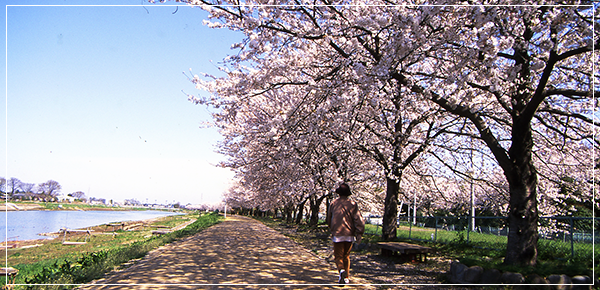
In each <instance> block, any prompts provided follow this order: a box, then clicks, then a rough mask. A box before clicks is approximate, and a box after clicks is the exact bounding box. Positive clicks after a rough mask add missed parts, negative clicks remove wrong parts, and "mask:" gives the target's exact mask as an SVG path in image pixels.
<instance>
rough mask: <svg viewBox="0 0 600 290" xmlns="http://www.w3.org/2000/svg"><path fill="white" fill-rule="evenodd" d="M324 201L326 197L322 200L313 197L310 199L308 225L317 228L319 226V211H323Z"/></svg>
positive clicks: (321, 198)
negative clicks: (322, 204)
mask: <svg viewBox="0 0 600 290" xmlns="http://www.w3.org/2000/svg"><path fill="white" fill-rule="evenodd" d="M323 199H325V196H322V197H320V198H316V197H311V199H310V221H309V222H308V225H309V226H311V227H316V226H317V224H319V210H320V209H321V203H323Z"/></svg>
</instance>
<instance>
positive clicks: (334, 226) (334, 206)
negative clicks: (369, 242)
mask: <svg viewBox="0 0 600 290" xmlns="http://www.w3.org/2000/svg"><path fill="white" fill-rule="evenodd" d="M335 192H336V193H337V194H338V195H339V197H338V198H337V199H335V200H334V201H333V202H332V203H331V205H330V206H329V211H328V212H327V225H328V226H329V230H330V231H331V235H332V240H333V255H334V260H335V265H336V267H337V270H338V272H339V273H340V276H339V281H338V283H340V284H348V283H350V279H349V277H350V250H352V242H354V241H356V242H357V243H360V240H361V238H362V235H363V233H364V232H365V222H364V221H363V219H362V216H361V214H360V211H359V210H358V205H357V204H356V202H355V201H353V200H352V199H350V195H352V192H351V191H350V187H349V186H348V184H346V183H342V184H340V186H339V187H338V188H337V189H336V190H335Z"/></svg>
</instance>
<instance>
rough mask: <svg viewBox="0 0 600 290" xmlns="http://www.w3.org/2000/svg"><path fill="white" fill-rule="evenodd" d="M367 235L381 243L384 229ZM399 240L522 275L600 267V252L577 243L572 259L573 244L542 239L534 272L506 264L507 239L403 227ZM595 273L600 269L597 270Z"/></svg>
mask: <svg viewBox="0 0 600 290" xmlns="http://www.w3.org/2000/svg"><path fill="white" fill-rule="evenodd" d="M365 233H366V236H365V238H364V240H365V242H379V241H380V240H381V238H380V237H381V226H376V225H369V224H368V225H366V226H365ZM432 234H433V237H434V239H433V240H432V238H431V237H432V236H431V235H432ZM467 234H468V237H467ZM397 240H398V241H410V242H411V243H418V244H424V245H427V246H430V247H434V248H435V249H436V250H437V251H438V252H440V253H444V254H445V255H448V256H450V257H453V258H456V259H457V260H460V261H461V262H462V263H464V264H465V265H467V266H473V265H479V266H481V267H484V268H496V269H499V270H501V271H512V272H519V273H522V274H523V275H528V274H534V273H535V274H538V275H541V276H548V275H550V274H567V275H570V276H575V275H589V273H590V272H591V270H592V267H593V265H599V264H600V249H596V250H595V252H594V251H593V250H592V249H593V248H592V245H591V244H585V243H578V242H575V243H573V247H574V249H573V253H574V255H571V243H570V242H562V241H555V240H544V239H540V240H539V241H538V265H537V266H536V267H535V268H521V267H514V266H506V265H504V264H503V261H504V256H505V254H506V243H507V237H505V236H497V235H492V234H482V233H477V232H469V233H467V231H447V230H441V229H438V230H437V231H436V230H435V229H434V228H426V227H418V226H412V227H409V226H405V225H401V226H399V227H398V231H397ZM594 260H595V263H593V262H594ZM596 270H600V268H598V266H597V268H596Z"/></svg>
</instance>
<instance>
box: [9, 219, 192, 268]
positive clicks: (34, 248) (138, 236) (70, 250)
mask: <svg viewBox="0 0 600 290" xmlns="http://www.w3.org/2000/svg"><path fill="white" fill-rule="evenodd" d="M196 218H197V215H196V214H187V215H171V216H163V217H153V218H150V219H145V220H138V221H123V222H117V223H108V224H101V225H96V226H92V227H87V228H80V229H76V230H80V231H70V232H67V234H66V235H65V232H64V231H58V232H51V233H46V234H45V236H47V237H48V238H46V239H28V240H9V241H6V242H2V243H0V255H1V256H6V257H7V263H8V265H9V266H16V265H23V264H31V263H37V262H40V261H44V260H55V259H64V258H72V257H74V256H77V255H78V254H79V253H82V252H90V251H101V250H106V249H111V248H114V247H118V246H122V245H127V244H131V243H134V242H137V241H141V240H146V239H149V238H151V237H152V236H153V235H157V234H153V231H157V230H160V231H162V232H173V231H176V230H179V229H181V228H184V227H186V226H187V225H189V224H190V223H192V222H194V221H195V220H196ZM65 242H66V243H65ZM69 242H72V243H70V244H69Z"/></svg>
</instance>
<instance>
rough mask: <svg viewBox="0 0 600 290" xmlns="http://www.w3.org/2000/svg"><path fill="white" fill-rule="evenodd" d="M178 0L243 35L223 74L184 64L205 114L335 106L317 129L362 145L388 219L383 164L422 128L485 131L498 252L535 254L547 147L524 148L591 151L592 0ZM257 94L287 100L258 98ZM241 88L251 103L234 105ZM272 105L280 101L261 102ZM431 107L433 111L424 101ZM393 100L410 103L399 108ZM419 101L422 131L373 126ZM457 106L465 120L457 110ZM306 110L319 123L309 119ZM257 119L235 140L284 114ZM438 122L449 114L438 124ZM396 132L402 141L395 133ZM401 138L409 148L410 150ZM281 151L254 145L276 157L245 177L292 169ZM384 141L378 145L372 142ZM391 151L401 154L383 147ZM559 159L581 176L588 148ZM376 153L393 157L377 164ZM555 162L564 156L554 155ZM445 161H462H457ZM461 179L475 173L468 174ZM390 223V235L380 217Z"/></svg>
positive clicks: (394, 165)
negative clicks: (501, 202)
mask: <svg viewBox="0 0 600 290" xmlns="http://www.w3.org/2000/svg"><path fill="white" fill-rule="evenodd" d="M184 2H188V3H190V4H194V5H201V7H202V8H204V9H206V10H207V11H209V12H210V15H211V18H212V19H213V21H212V22H210V23H209V25H211V26H212V27H227V28H229V29H233V30H240V31H242V32H243V33H245V35H246V38H245V39H244V41H243V42H242V43H239V44H236V45H235V48H237V49H239V53H238V54H236V55H232V56H230V57H229V58H227V59H226V60H225V65H224V66H223V71H224V72H225V73H226V74H227V77H224V78H217V77H211V76H206V75H205V77H208V78H212V80H209V81H205V80H203V79H202V78H201V77H197V76H194V77H193V81H194V82H195V83H197V84H198V87H199V88H201V89H204V90H207V91H210V92H212V93H213V95H212V96H211V98H209V99H203V98H199V99H198V98H193V97H192V99H194V100H195V101H196V102H198V103H204V104H209V105H211V106H213V107H214V108H218V109H219V111H218V113H216V114H215V123H217V124H220V125H219V126H221V127H222V128H224V129H227V130H228V126H234V127H235V126H239V127H240V128H239V129H241V128H242V127H243V126H253V124H257V123H256V122H240V123H239V124H232V120H235V121H236V122H239V120H240V119H239V118H238V117H237V115H238V114H240V113H241V112H243V113H245V114H247V116H246V117H244V118H246V120H250V119H252V118H253V117H260V118H262V119H265V120H273V121H275V120H278V118H285V117H288V118H289V117H290V116H292V115H293V114H290V113H291V112H294V110H296V109H297V108H301V107H303V106H307V107H310V108H311V109H312V110H313V111H315V112H316V111H319V110H321V111H322V112H330V111H335V112H336V115H337V116H346V117H347V118H337V119H335V120H336V123H335V124H333V125H334V126H333V128H330V129H329V130H328V132H330V133H331V134H330V136H329V137H331V138H332V140H336V141H340V140H343V141H346V145H348V144H350V145H353V146H354V148H356V149H359V150H358V151H362V152H363V153H365V154H366V155H367V156H368V155H371V156H373V158H374V159H375V160H377V162H378V165H375V167H379V168H380V169H382V168H383V170H384V171H385V175H386V178H390V177H392V178H391V179H392V180H393V182H391V183H390V182H388V184H387V187H388V192H396V196H393V194H392V195H390V196H389V200H386V205H388V203H389V204H390V205H391V207H390V210H392V211H390V212H389V213H388V214H389V219H388V221H390V220H393V219H395V217H392V215H394V214H395V213H394V212H393V207H394V205H393V203H394V201H395V199H397V196H398V195H397V192H398V190H397V189H399V186H398V184H399V182H400V180H399V179H397V177H399V176H400V175H398V174H395V173H401V172H402V170H404V169H406V167H407V166H408V165H409V164H410V162H408V163H407V162H406V161H409V160H414V158H416V156H414V157H412V159H411V157H410V156H413V155H412V153H414V152H419V150H421V151H425V150H426V148H427V147H426V146H424V145H429V142H435V140H434V139H432V138H429V137H432V136H433V135H430V133H432V132H434V135H438V134H437V133H439V134H442V133H444V134H446V133H448V134H450V133H452V134H455V135H459V136H463V137H466V138H470V139H472V140H476V141H477V142H473V143H472V144H477V145H484V147H485V148H486V151H487V153H488V154H489V155H488V156H490V157H491V158H492V160H493V161H494V162H495V163H496V164H497V166H498V168H499V169H500V170H501V172H502V174H503V175H504V178H505V181H506V184H507V189H508V195H509V198H508V202H509V204H508V214H509V224H510V231H509V238H508V245H507V254H506V259H505V262H506V263H507V264H521V265H535V263H536V257H537V238H538V234H537V223H538V215H539V209H538V199H539V196H538V188H539V186H540V181H539V180H540V179H539V174H538V172H541V171H539V170H538V168H541V167H542V165H541V164H543V162H544V161H546V160H547V159H544V158H543V157H546V158H548V156H551V155H542V154H541V153H540V155H536V154H534V152H542V151H544V150H545V151H547V152H548V153H544V154H553V153H554V152H569V151H574V150H576V149H581V148H585V149H586V150H582V151H584V152H591V151H592V150H594V149H596V148H597V147H598V144H599V142H598V140H597V139H594V138H593V134H592V132H593V130H594V127H595V126H596V125H595V124H597V122H594V121H593V118H594V115H593V110H594V107H593V106H594V105H595V104H591V105H590V101H591V97H592V94H593V93H594V92H595V91H597V89H598V88H597V87H594V86H593V83H592V78H593V77H594V76H595V75H594V74H595V72H593V71H592V65H591V64H592V63H594V61H596V62H597V60H598V59H597V57H596V56H595V55H594V54H593V48H594V45H595V44H598V36H597V35H594V34H593V29H592V28H593V26H594V25H598V22H597V20H594V18H593V13H594V7H593V6H591V5H572V6H543V5H529V6H504V5H503V6H493V5H487V6H482V5H473V6H453V5H447V6H443V5H436V6H426V5H422V6H418V4H425V3H417V2H412V3H409V5H400V6H395V5H389V4H390V2H389V1H388V2H385V3H383V2H382V3H379V2H377V1H373V2H370V3H368V4H378V5H365V4H366V3H364V2H360V3H356V4H353V3H351V2H344V3H343V4H338V3H333V2H327V1H324V2H322V3H319V4H318V5H315V3H312V2H311V3H298V2H290V3H287V2H284V3H277V4H280V5H264V4H268V3H262V2H254V1H246V2H245V3H244V4H241V3H238V2H236V3H227V4H229V5H230V6H228V5H225V2H221V1H219V2H218V3H212V2H210V1H184ZM216 4H218V5H216ZM281 4H283V5H281ZM391 4H393V3H391ZM397 4H404V3H397ZM427 4H429V3H427ZM436 4H445V3H444V2H439V3H436ZM491 4H503V3H496V2H495V3H491ZM511 4H514V3H511ZM576 4H577V3H576ZM413 5H414V6H413ZM594 21H596V22H594ZM286 96H288V97H287V98H286ZM267 99H274V100H276V101H277V102H279V103H281V104H286V103H289V102H294V103H295V104H292V105H289V104H288V106H272V105H271V103H269V105H268V106H265V104H266V103H265V100H267ZM366 99H369V102H370V104H369V103H368V102H365V100H366ZM396 100H397V102H396V103H395V101H396ZM248 102H255V103H254V104H253V105H250V106H246V105H245V104H246V103H248ZM261 104H262V105H261ZM338 104H348V105H347V106H338ZM361 104H369V105H371V108H378V109H383V110H378V113H379V114H380V116H381V115H384V116H385V114H389V115H390V116H391V118H389V119H388V118H381V117H378V116H377V115H376V114H375V113H374V111H375V110H372V111H371V112H369V113H367V114H365V115H362V113H365V112H368V111H367V110H363V109H364V108H367V106H363V105H361ZM390 105H391V107H390ZM394 106H396V107H395V108H394ZM282 107H283V108H288V110H287V111H286V110H283V111H279V112H276V111H268V110H271V109H273V108H278V109H281V108H282ZM385 108H394V109H393V110H390V109H385ZM257 109H258V110H257ZM252 110H257V111H252ZM336 110H337V111H336ZM438 110H441V112H438V113H433V112H436V111H438ZM265 111H268V112H265ZM313 111H311V110H309V112H311V114H308V115H306V116H317V115H318V114H315V113H314V112H313ZM404 111H407V112H410V113H411V114H412V116H410V117H408V118H406V117H404V116H398V114H399V112H404ZM359 112H360V113H359ZM428 112H431V113H432V115H431V118H432V119H427V118H425V119H422V122H417V123H418V124H419V125H418V126H417V125H415V126H414V127H415V128H416V129H417V131H419V132H420V133H416V134H415V135H412V134H409V135H405V134H401V132H406V130H407V128H408V127H402V128H401V130H398V129H396V128H394V129H396V130H391V131H384V130H382V129H379V128H377V129H375V127H373V126H374V125H378V126H379V125H381V124H385V123H386V122H388V123H391V124H400V125H407V124H405V123H403V122H404V121H408V124H411V123H412V121H414V120H420V118H421V116H429V113H428ZM256 114H258V115H260V116H257V115H256ZM284 116H285V117H284ZM361 116H365V117H366V118H361ZM452 116H453V117H452ZM378 118H379V119H378ZM436 118H438V119H436ZM456 118H458V119H460V120H464V122H462V123H461V122H455V120H456ZM342 119H344V120H343V121H340V120H342ZM379 120H380V122H374V121H379ZM312 121H313V122H311V123H312V124H319V123H318V120H317V119H313V120H312ZM242 123H243V124H242ZM282 123H285V122H282ZM225 124H227V125H225ZM258 124H269V125H266V126H262V125H261V126H259V127H256V128H250V129H254V130H255V131H256V132H257V133H259V132H260V134H257V135H252V134H248V133H244V132H247V131H244V130H233V131H234V132H236V133H234V134H232V136H233V137H232V138H233V139H232V140H237V139H236V138H240V139H242V140H243V141H240V142H246V143H247V144H249V143H248V142H249V140H254V139H251V138H262V140H263V141H264V142H261V144H270V143H269V142H272V141H273V140H268V139H269V138H272V137H273V136H278V134H277V133H278V131H277V130H278V129H280V128H282V127H281V126H278V125H276V124H274V123H273V122H262V123H261V122H259V123H258ZM290 124H300V123H299V122H291V123H290ZM305 124H309V123H308V122H307V123H305ZM440 124H444V125H451V124H452V127H443V128H444V129H443V130H442V129H441V128H442V127H440ZM359 125H360V126H359ZM427 126H429V127H427ZM391 127H395V126H391ZM391 127H390V128H391ZM349 128H352V130H349ZM433 128H436V130H432V129H433ZM438 129H439V131H437V130H438ZM260 130H262V131H260ZM341 132H342V133H341ZM357 132H359V133H365V135H364V136H368V137H365V139H364V141H365V143H359V142H356V141H357V140H351V139H350V137H353V136H356V133H357ZM428 132H429V133H428ZM366 133H368V134H366ZM386 134H391V136H392V139H393V141H392V142H391V144H392V146H386V148H385V149H381V148H378V147H376V146H370V143H369V141H375V142H377V141H376V140H379V142H381V141H382V140H385V139H389V136H386ZM428 134H429V135H428ZM378 135H380V136H378ZM261 136H262V137H261ZM423 136H425V138H423ZM416 137H418V138H416ZM378 138H379V139H378ZM403 138H405V139H406V140H410V141H408V142H406V143H403V142H402V139H403ZM541 140H544V141H541ZM352 141H353V142H352ZM232 144H233V143H232ZM247 144H243V145H244V146H238V147H239V150H248V146H246V145H247ZM361 144H362V145H361ZM375 144H378V143H375ZM467 144H468V143H467ZM368 145H369V146H370V147H367V146H368ZM394 145H397V146H394ZM438 145H439V148H442V147H444V146H445V144H438ZM442 145H444V146H442ZM235 146H237V145H235ZM410 146H414V148H416V149H413V150H411V149H410ZM465 146H466V145H465ZM446 147H447V146H446ZM232 148H233V147H232ZM242 148H243V149H242ZM258 148H262V149H260V150H256V151H254V150H253V151H254V152H255V153H259V152H260V151H261V150H262V152H263V153H267V152H265V149H267V148H271V149H290V148H292V147H291V146H290V147H285V146H284V147H276V146H275V147H257V149H258ZM382 148H383V147H382ZM390 149H391V151H390ZM448 149H450V150H451V148H448ZM472 149H473V148H472ZM394 150H399V151H394ZM378 151H379V152H378ZM285 152H286V150H270V151H269V152H268V154H267V155H271V156H269V157H264V156H263V157H257V158H263V159H265V158H270V159H273V160H276V161H277V162H278V164H277V165H278V166H277V167H272V168H271V167H269V166H266V167H264V166H263V167H258V168H257V170H256V171H254V170H253V172H254V173H252V174H253V175H256V177H257V180H260V179H259V178H258V177H260V176H259V175H261V176H262V177H265V178H267V179H269V178H268V177H266V176H272V178H271V179H273V178H275V179H276V177H275V176H281V175H280V174H292V175H293V174H296V173H297V172H294V171H290V170H287V169H290V168H297V167H296V166H297V165H298V164H299V163H298V162H297V161H292V160H293V159H289V160H288V159H285V158H284V157H290V156H289V155H294V154H289V155H285ZM287 152H289V151H287ZM382 152H385V153H384V154H379V153H382ZM404 152H406V153H407V155H403V154H404ZM411 152H412V153H411ZM276 153H280V154H279V155H278V154H276ZM381 156H383V157H381ZM397 156H400V157H399V158H398V159H395V158H396V157H397ZM402 156H404V157H402ZM407 156H408V157H407ZM538 157H539V159H538ZM291 158H296V157H291ZM565 158H566V157H565ZM284 160H286V161H284ZM563 160H567V159H563ZM569 160H570V161H573V163H572V164H578V165H579V166H580V168H586V170H583V171H584V172H581V175H578V176H577V177H576V179H577V180H579V181H581V182H580V184H585V182H587V181H589V179H587V178H589V176H591V175H590V174H589V172H590V170H592V168H591V166H589V165H588V166H585V164H586V161H587V162H588V163H589V161H590V159H589V156H580V158H570V159H569ZM384 161H385V162H384ZM440 161H445V160H444V159H440ZM286 162H287V163H286ZM386 162H387V164H390V165H391V166H389V168H386V166H385V164H386ZM411 162H412V161H411ZM445 163H448V162H445ZM370 164H372V163H370ZM553 164H555V165H556V166H558V167H562V166H563V164H562V163H561V161H559V162H555V163H553ZM233 166H234V167H235V166H236V165H233ZM273 166H274V165H273ZM403 166H404V167H403ZM570 166H572V165H570ZM240 168H241V167H240ZM548 168H550V167H548ZM258 169H260V170H258ZM464 169H465V170H466V167H465V168H464ZM386 170H387V171H386ZM459 171H460V170H459ZM246 172H250V171H249V170H248V171H246ZM267 173H268V174H267ZM274 173H277V174H276V175H273V174H274ZM390 173H391V174H390ZM457 173H459V174H462V175H465V173H466V171H463V172H462V173H461V172H457ZM545 173H546V172H545V171H544V174H545ZM547 173H548V175H545V176H544V178H543V179H544V180H547V181H550V180H554V181H558V180H561V179H560V178H557V177H556V176H554V174H552V173H551V172H550V171H548V172H547ZM262 177H261V178H262ZM394 178H395V179H394ZM469 179H471V180H473V176H470V178H469ZM263 180H264V179H263ZM300 180H301V179H300ZM388 181H389V179H388ZM286 183H287V182H285V183H283V184H280V186H279V189H281V188H283V187H285V186H289V184H286ZM257 185H258V183H257ZM257 188H259V187H257ZM272 188H273V187H272ZM390 188H391V190H390ZM587 192H589V191H587ZM386 198H387V197H386ZM388 229H392V228H391V227H390V228H388ZM388 233H389V236H393V233H392V231H388Z"/></svg>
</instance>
